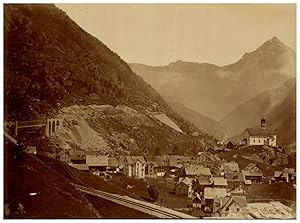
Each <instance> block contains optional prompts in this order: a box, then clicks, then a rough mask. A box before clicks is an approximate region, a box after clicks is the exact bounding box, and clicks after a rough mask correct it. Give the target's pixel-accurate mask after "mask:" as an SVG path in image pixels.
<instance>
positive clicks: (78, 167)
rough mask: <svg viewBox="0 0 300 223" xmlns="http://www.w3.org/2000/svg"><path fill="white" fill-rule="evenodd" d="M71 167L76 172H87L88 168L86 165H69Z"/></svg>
mask: <svg viewBox="0 0 300 223" xmlns="http://www.w3.org/2000/svg"><path fill="white" fill-rule="evenodd" d="M70 166H71V167H74V168H76V169H78V170H89V167H88V165H87V164H85V163H84V164H70Z"/></svg>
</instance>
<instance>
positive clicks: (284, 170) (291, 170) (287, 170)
mask: <svg viewBox="0 0 300 223" xmlns="http://www.w3.org/2000/svg"><path fill="white" fill-rule="evenodd" d="M283 172H287V173H289V174H293V173H294V172H295V169H293V168H284V169H283Z"/></svg>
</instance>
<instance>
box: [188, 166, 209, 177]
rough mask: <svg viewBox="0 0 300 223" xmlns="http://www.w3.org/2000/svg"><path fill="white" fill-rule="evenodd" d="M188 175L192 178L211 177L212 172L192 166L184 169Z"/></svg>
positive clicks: (201, 167)
mask: <svg viewBox="0 0 300 223" xmlns="http://www.w3.org/2000/svg"><path fill="white" fill-rule="evenodd" d="M184 170H185V173H186V175H192V176H210V175H211V172H210V169H209V168H204V167H203V166H200V165H192V166H189V167H185V168H184Z"/></svg>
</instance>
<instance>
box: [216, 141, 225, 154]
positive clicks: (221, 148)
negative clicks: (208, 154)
mask: <svg viewBox="0 0 300 223" xmlns="http://www.w3.org/2000/svg"><path fill="white" fill-rule="evenodd" d="M214 151H215V152H224V151H225V146H224V145H223V144H222V143H218V144H217V145H215V147H214Z"/></svg>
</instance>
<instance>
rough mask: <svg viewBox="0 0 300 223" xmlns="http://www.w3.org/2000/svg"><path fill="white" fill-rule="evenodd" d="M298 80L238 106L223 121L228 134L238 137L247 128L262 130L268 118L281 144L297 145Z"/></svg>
mask: <svg viewBox="0 0 300 223" xmlns="http://www.w3.org/2000/svg"><path fill="white" fill-rule="evenodd" d="M295 96H296V80H295V79H290V80H288V81H286V82H285V83H284V84H283V85H281V86H280V87H278V88H276V89H272V90H267V91H265V92H263V93H262V94H260V95H258V96H256V97H253V98H251V99H250V100H248V101H246V102H245V103H243V104H241V105H240V106H238V107H237V108H236V109H234V110H233V111H232V112H231V113H229V114H228V115H227V116H226V117H224V118H223V119H222V120H221V124H222V125H223V126H226V128H227V134H228V135H229V136H230V137H231V136H235V135H237V134H240V133H242V132H243V131H244V130H245V129H246V128H250V127H258V126H259V125H260V119H261V118H262V117H265V118H266V119H267V122H268V126H269V127H271V128H274V129H275V130H276V133H277V135H278V142H279V143H281V144H290V143H294V142H295V132H296V128H295V124H296V123H295V120H296V114H295V111H296V101H295Z"/></svg>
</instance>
